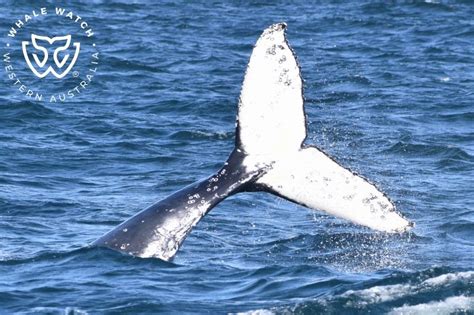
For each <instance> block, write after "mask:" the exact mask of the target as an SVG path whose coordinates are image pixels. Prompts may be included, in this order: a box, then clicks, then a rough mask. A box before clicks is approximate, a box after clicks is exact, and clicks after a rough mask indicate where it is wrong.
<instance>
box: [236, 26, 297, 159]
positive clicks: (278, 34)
mask: <svg viewBox="0 0 474 315" xmlns="http://www.w3.org/2000/svg"><path fill="white" fill-rule="evenodd" d="M285 27H286V24H283V23H282V24H275V25H272V26H270V27H269V28H267V29H266V30H265V31H264V32H263V34H262V35H261V36H260V38H259V39H258V41H257V43H256V44H255V48H254V49H253V52H252V56H251V57H250V61H249V64H248V67H247V71H246V73H245V79H244V83H243V84H242V92H241V94H240V102H239V114H238V116H237V121H238V126H239V128H238V131H239V134H238V135H237V136H238V138H239V140H240V144H241V148H242V149H244V150H245V152H246V153H248V154H254V155H256V154H275V153H276V151H281V152H287V151H295V150H297V149H299V148H300V146H301V143H302V142H303V140H304V138H305V137H306V126H305V116H304V110H303V94H302V81H301V76H300V69H299V66H298V64H297V62H296V59H295V56H294V55H293V52H292V50H291V48H290V47H289V46H288V43H287V42H286V39H285V31H284V29H285Z"/></svg>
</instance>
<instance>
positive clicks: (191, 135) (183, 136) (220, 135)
mask: <svg viewBox="0 0 474 315" xmlns="http://www.w3.org/2000/svg"><path fill="white" fill-rule="evenodd" d="M233 134H234V132H206V131H200V130H182V131H178V132H175V133H173V134H171V136H170V138H171V139H174V140H190V139H193V140H227V139H229V138H231V137H232V136H233Z"/></svg>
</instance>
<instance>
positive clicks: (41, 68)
mask: <svg viewBox="0 0 474 315" xmlns="http://www.w3.org/2000/svg"><path fill="white" fill-rule="evenodd" d="M71 41H72V39H71V35H65V36H56V37H53V38H50V37H48V36H39V35H36V34H31V42H29V41H23V42H22V43H21V44H22V45H21V46H22V51H23V57H24V58H25V61H26V63H27V64H28V67H30V70H31V71H32V72H33V73H34V74H35V75H36V76H37V77H38V78H40V79H42V78H44V77H46V76H47V75H48V74H50V73H52V74H53V75H54V76H55V77H56V78H58V79H62V78H64V77H65V76H66V75H67V74H68V73H69V71H71V69H72V68H73V67H74V65H75V64H76V61H77V58H78V57H79V52H80V50H81V43H79V42H75V43H73V44H72V46H73V48H72V49H73V50H74V53H73V56H72V57H71V55H70V54H69V53H66V52H67V51H68V49H70V47H71ZM40 43H42V44H43V45H40ZM46 43H47V45H48V46H46V47H49V46H50V45H55V46H57V48H56V49H55V50H54V53H53V61H54V67H53V66H51V65H50V64H49V63H48V61H49V60H50V56H49V53H48V49H47V48H45V45H44V44H46ZM30 44H31V45H30ZM31 46H33V48H34V49H35V51H34V52H32V53H31V57H32V58H31V57H30V54H29V53H28V49H29V48H30V49H31ZM63 52H64V53H65V54H64V55H63V57H62V58H60V57H59V54H60V53H63ZM31 59H33V61H34V64H35V65H33V63H32V62H31ZM68 61H69V64H68Z"/></svg>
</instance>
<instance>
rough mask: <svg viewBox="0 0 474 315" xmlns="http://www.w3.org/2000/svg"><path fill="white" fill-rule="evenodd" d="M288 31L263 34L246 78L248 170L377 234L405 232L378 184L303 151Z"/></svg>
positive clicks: (243, 126) (242, 115) (241, 125)
mask: <svg viewBox="0 0 474 315" xmlns="http://www.w3.org/2000/svg"><path fill="white" fill-rule="evenodd" d="M285 27H286V25H285V24H275V25H272V26H270V27H269V28H267V29H266V30H265V31H264V32H263V34H262V35H261V36H260V38H259V39H258V41H257V43H256V45H255V48H254V50H253V52H252V56H251V58H250V61H249V65H248V68H247V71H246V74H245V79H244V83H243V85H242V92H241V95H240V103H239V113H238V131H239V134H238V139H239V141H240V146H241V148H242V149H243V150H244V151H245V153H246V154H247V158H246V159H245V160H244V166H245V167H246V168H247V169H249V170H252V169H258V168H263V167H265V168H266V173H265V174H264V175H263V176H262V177H261V178H260V179H259V180H258V181H257V183H258V184H260V185H263V186H265V187H267V188H269V189H270V190H273V191H274V192H276V193H277V194H279V195H281V196H283V197H285V198H287V199H289V200H292V201H294V202H297V203H299V204H302V205H305V206H307V207H309V208H313V209H317V210H322V211H325V212H327V213H329V214H331V215H334V216H337V217H340V218H344V219H347V220H350V221H352V222H354V223H357V224H361V225H364V226H367V227H370V228H373V229H375V230H379V231H386V232H401V231H405V230H407V229H408V228H409V227H410V226H411V224H410V223H409V222H408V221H407V220H406V219H404V218H402V217H401V216H400V215H399V214H398V213H397V212H396V211H395V206H394V205H393V203H392V202H391V201H390V200H389V199H388V198H387V197H386V196H385V195H384V194H383V193H382V192H380V191H379V190H378V189H377V188H376V187H375V186H374V185H372V184H370V183H369V182H368V181H367V180H365V179H363V178H362V177H360V176H358V175H356V174H353V173H352V172H351V171H349V170H347V169H345V168H344V167H342V166H340V165H339V164H338V163H336V162H335V161H334V160H332V159H331V158H330V157H328V156H327V155H326V154H324V153H323V152H321V151H320V150H318V149H317V148H313V147H308V148H303V147H302V143H303V141H304V139H305V137H306V121H305V114H304V109H303V93H302V79H301V75H300V69H299V66H298V63H297V61H296V58H295V56H294V54H293V51H292V50H291V48H290V47H289V45H288V43H287V41H286V38H285V31H284V30H285Z"/></svg>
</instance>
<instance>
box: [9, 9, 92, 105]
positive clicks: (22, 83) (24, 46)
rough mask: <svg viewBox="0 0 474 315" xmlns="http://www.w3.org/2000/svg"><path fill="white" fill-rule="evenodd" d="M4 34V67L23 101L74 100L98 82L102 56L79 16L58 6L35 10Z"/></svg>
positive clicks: (17, 21)
mask: <svg viewBox="0 0 474 315" xmlns="http://www.w3.org/2000/svg"><path fill="white" fill-rule="evenodd" d="M2 21H3V20H2ZM63 27H64V28H63ZM45 30H48V31H45ZM53 32H54V33H53ZM6 35H7V36H6V40H4V41H2V43H0V58H2V59H3V63H4V66H3V67H2V68H3V69H4V70H5V75H6V77H7V80H8V81H9V84H10V85H11V87H13V89H14V90H16V91H17V93H19V94H21V95H23V96H24V97H26V99H28V100H30V101H37V102H49V103H58V102H66V101H69V100H73V101H75V99H76V98H77V97H80V96H81V95H83V94H84V92H85V91H86V90H88V89H89V88H90V86H91V85H92V82H93V81H95V80H96V76H97V73H98V72H97V68H98V66H99V60H100V52H99V50H98V47H97V38H96V35H95V31H94V29H93V27H92V25H91V24H89V22H88V21H87V20H86V19H85V18H84V17H83V16H81V15H78V14H77V13H75V12H73V11H71V10H67V9H65V8H62V7H60V6H55V7H41V8H36V9H33V10H31V11H30V12H27V13H26V14H22V15H20V16H17V19H14V20H13V23H12V24H11V27H10V28H9V29H8V30H7V33H6ZM3 45H4V46H3ZM2 46H3V47H2ZM0 72H1V70H0Z"/></svg>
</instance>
